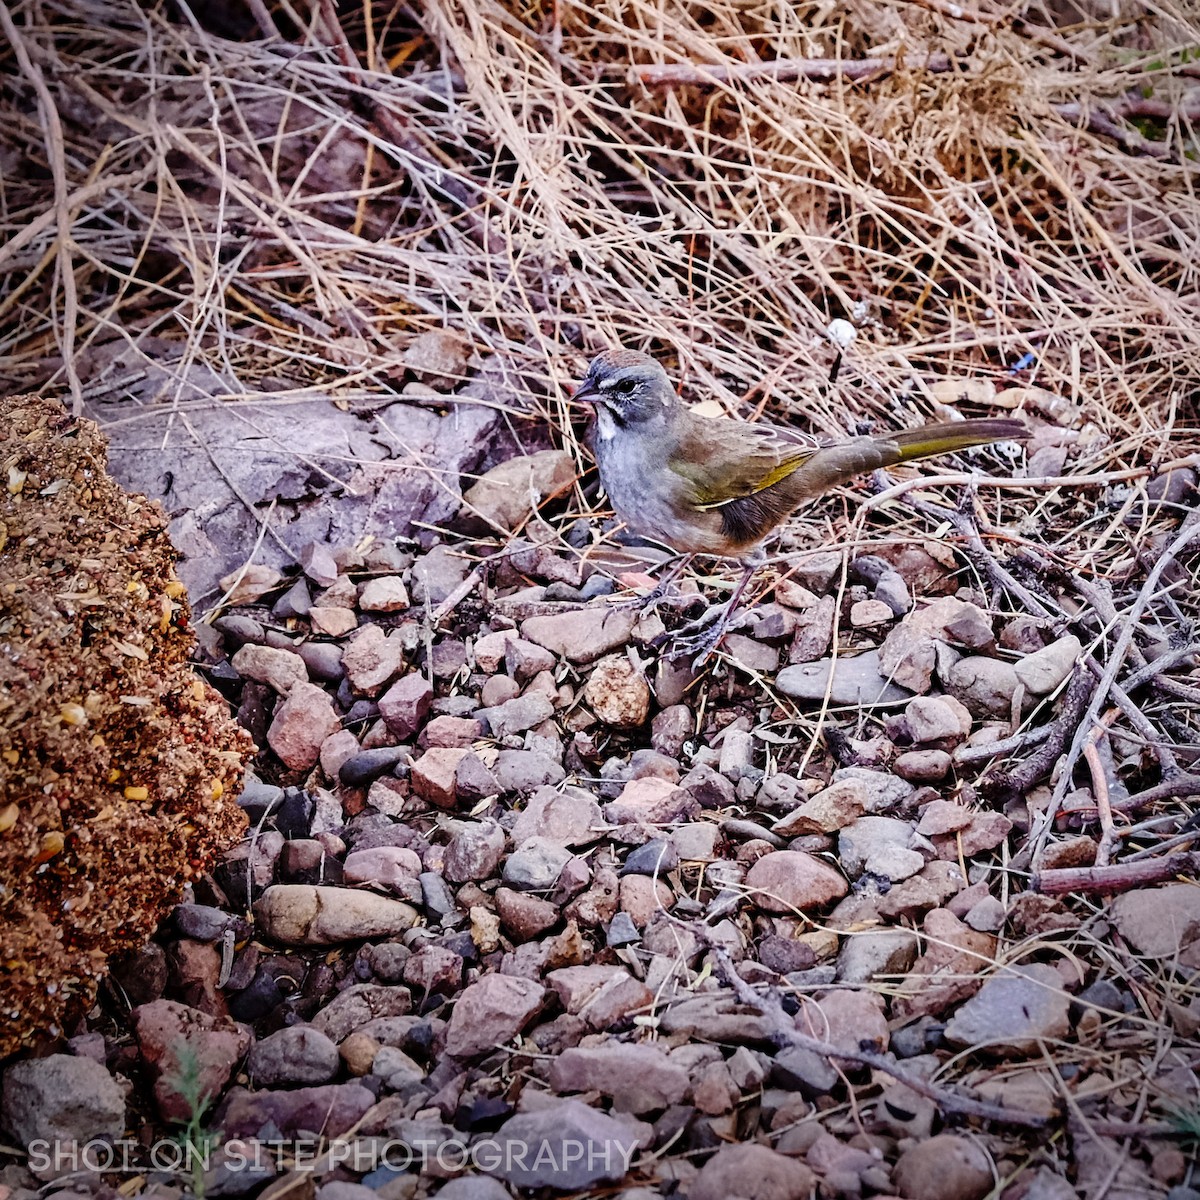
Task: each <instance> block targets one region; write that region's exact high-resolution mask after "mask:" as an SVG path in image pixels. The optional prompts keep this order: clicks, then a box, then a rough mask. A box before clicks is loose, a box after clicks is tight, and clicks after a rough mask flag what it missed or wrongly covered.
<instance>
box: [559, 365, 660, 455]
mask: <svg viewBox="0 0 1200 1200" xmlns="http://www.w3.org/2000/svg"><path fill="white" fill-rule="evenodd" d="M572 399H573V400H580V401H582V402H584V403H585V404H593V405H595V407H596V413H597V417H598V419H599V421H600V428H601V434H602V436H608V437H611V436H612V432H613V431H615V429H631V428H637V427H647V426H653V425H655V424H658V423H660V422H663V421H665V419H666V418H667V416H668V415H669V414H670V412H671V410H672V409H673V408H674V406H675V404H676V402H677V401H676V396H675V389H674V388H672V387H671V381H670V380H669V379H668V378H667V373H666V371H664V370H663V369H662V367H660V366H659V365H658V363H656V362H655V361H654V359H652V358H651V357H650V356H649V355H648V354H641V353H640V352H638V351H637V350H608V351H605V353H603V354H599V355H597V356H596V357H595V358H594V359H592V361H591V363H590V365H589V366H588V369H587V374H585V375H584V377H583V382H582V383H580V385H579V387H578V389H577V390H576V392H575V395H574V396H573V397H572ZM606 429H608V430H610V432H608V433H605V430H606Z"/></svg>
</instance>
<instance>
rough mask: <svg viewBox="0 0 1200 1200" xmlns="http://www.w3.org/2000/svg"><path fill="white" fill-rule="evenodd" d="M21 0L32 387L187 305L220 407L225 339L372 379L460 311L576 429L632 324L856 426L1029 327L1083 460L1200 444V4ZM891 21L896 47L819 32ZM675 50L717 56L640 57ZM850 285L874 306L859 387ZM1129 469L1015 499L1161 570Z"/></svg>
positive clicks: (22, 194) (127, 355)
mask: <svg viewBox="0 0 1200 1200" xmlns="http://www.w3.org/2000/svg"><path fill="white" fill-rule="evenodd" d="M251 12H255V13H257V14H258V21H259V27H255V26H253V25H252V24H250V20H251V18H250V16H249V15H248V14H249V13H251ZM951 14H953V15H951ZM239 19H241V20H244V22H245V24H244V25H242V26H237V27H233V26H230V25H226V24H223V22H236V21H237V20H239ZM11 21H12V24H13V27H14V29H15V31H16V32H17V34H18V37H17V48H18V51H19V53H18V56H17V58H16V59H13V58H12V56H11V55H10V61H9V65H10V69H11V70H12V77H11V78H10V79H9V81H8V86H7V88H6V89H5V94H4V103H5V107H6V113H5V119H4V121H3V123H2V129H3V132H2V134H0V138H2V143H0V145H2V150H0V153H2V154H3V164H4V171H3V177H4V183H3V194H2V196H0V226H2V227H3V229H4V233H5V235H6V237H7V239H8V241H7V245H6V246H5V247H4V248H3V249H0V270H2V271H3V275H4V287H3V299H2V300H0V314H2V316H3V324H2V327H0V370H2V371H3V374H4V376H5V377H6V378H7V380H8V381H9V382H10V385H11V386H13V387H14V388H16V387H20V388H29V387H45V386H50V387H59V388H61V387H63V386H64V385H66V386H70V387H72V388H74V389H75V390H78V391H79V392H80V393H81V394H82V395H83V396H85V397H88V398H97V397H103V396H105V395H112V394H114V393H115V394H120V393H121V391H122V389H123V388H127V387H128V386H129V384H130V381H131V380H132V379H136V377H137V374H138V372H139V370H142V369H144V367H145V366H146V365H147V360H152V361H155V362H157V363H158V364H159V365H161V364H162V361H163V358H164V353H163V342H162V341H161V340H160V339H167V341H168V344H171V343H174V347H173V349H172V353H171V354H169V355H167V359H168V361H169V363H170V365H171V370H172V373H173V378H174V386H173V387H171V388H168V389H167V394H166V395H165V396H163V397H161V398H162V399H166V400H169V401H173V402H174V403H176V404H178V405H179V406H180V407H182V408H186V407H187V406H188V405H189V404H190V405H195V404H204V403H211V402H212V401H211V400H209V399H208V398H206V397H201V398H196V393H195V392H194V390H193V389H189V387H188V382H189V380H192V381H194V380H196V379H198V378H206V377H207V378H211V376H208V374H207V372H204V373H203V374H199V372H200V370H201V368H203V367H207V368H210V369H211V370H213V371H215V372H216V373H217V375H218V376H219V378H220V380H222V381H223V383H224V384H225V386H226V389H227V392H226V394H218V395H215V396H213V397H212V400H215V401H216V402H219V403H224V402H229V401H235V400H257V401H261V400H264V399H269V400H270V401H271V402H273V403H287V402H288V401H289V400H290V399H292V398H298V397H302V396H305V395H309V396H311V395H312V394H313V393H314V391H315V392H317V393H320V394H329V395H331V396H333V397H334V398H336V399H342V400H346V401H355V400H359V399H363V398H370V397H377V396H379V395H380V393H387V392H388V391H390V390H394V389H396V388H397V387H398V386H399V384H398V382H397V381H398V380H399V379H400V378H401V374H402V371H401V367H400V363H399V356H400V353H401V352H402V350H403V348H404V346H405V345H406V344H407V342H408V341H409V340H410V339H411V337H412V336H414V334H415V333H417V332H419V331H421V330H423V329H425V328H430V327H440V326H442V325H443V324H449V325H452V326H455V327H457V328H460V329H462V330H463V331H464V332H466V333H467V334H468V335H469V336H470V338H471V339H472V341H473V342H474V343H475V345H476V346H477V347H478V348H479V349H480V350H481V351H482V352H484V353H491V354H494V355H496V356H497V359H498V361H499V362H501V363H502V364H503V367H504V376H503V377H504V378H506V379H507V380H509V382H510V390H509V394H507V395H506V396H505V397H503V398H504V399H505V400H506V401H507V402H509V403H511V405H512V407H513V408H514V409H515V410H517V411H518V412H519V413H532V414H536V415H539V416H544V417H547V418H549V419H550V420H551V421H553V422H554V423H555V424H556V425H557V426H559V427H560V429H561V430H562V432H563V433H564V435H565V436H567V437H568V438H569V437H570V436H571V434H570V430H569V426H568V423H567V420H566V416H565V408H564V406H563V405H562V394H563V393H562V390H561V385H562V384H563V383H565V382H567V381H568V380H570V379H572V378H573V377H576V376H577V374H578V372H579V369H580V367H581V365H582V362H583V361H584V358H585V356H586V355H587V354H588V353H591V352H593V351H595V350H597V349H598V348H600V347H602V346H604V345H609V344H611V343H613V342H615V341H623V342H626V343H630V344H634V345H639V346H643V347H646V348H650V349H653V350H656V351H658V352H661V353H664V354H666V355H667V356H668V357H669V358H670V359H671V360H672V364H673V365H674V366H675V367H676V368H677V370H678V373H679V375H680V376H681V377H682V379H683V381H684V384H685V386H686V388H687V389H688V390H689V392H690V393H692V394H695V395H706V396H710V397H715V398H716V399H717V400H719V402H720V403H722V404H723V405H724V406H725V407H726V408H727V409H728V410H729V411H732V412H739V413H742V414H744V415H753V414H756V413H758V412H759V411H761V410H764V409H765V410H767V411H768V412H770V413H771V414H773V415H775V416H785V415H786V416H787V417H789V418H790V419H793V420H798V421H801V422H803V423H805V424H808V425H811V426H812V427H814V428H816V429H818V430H820V431H822V432H825V433H837V432H839V431H842V430H845V429H846V428H847V427H849V426H852V425H854V424H856V423H858V422H862V421H875V422H880V423H885V424H886V423H895V422H901V423H904V422H911V421H915V420H916V419H918V418H925V417H928V416H930V415H932V414H933V413H934V412H936V407H937V405H936V402H935V400H934V399H933V398H932V397H931V395H930V392H929V386H930V385H931V384H932V383H933V382H934V381H936V380H937V379H939V378H942V377H946V376H950V377H956V378H975V379H980V380H985V381H990V382H994V383H998V384H999V386H1000V387H1004V386H1005V385H1006V382H1008V380H1007V377H1006V376H1005V371H1006V370H1007V368H1009V367H1010V366H1012V365H1014V364H1015V363H1016V362H1017V361H1018V360H1020V359H1021V358H1022V356H1023V355H1026V354H1028V355H1032V356H1033V357H1032V359H1031V360H1029V361H1030V362H1031V365H1030V367H1029V368H1028V370H1026V371H1024V372H1022V374H1021V376H1020V380H1021V382H1023V383H1032V384H1034V385H1036V386H1037V387H1039V388H1042V389H1045V390H1046V391H1047V392H1049V393H1051V394H1052V395H1053V396H1054V397H1058V398H1059V399H1060V400H1061V401H1063V402H1065V404H1064V405H1062V411H1063V412H1065V413H1067V414H1068V415H1067V417H1066V418H1065V419H1064V418H1062V417H1061V416H1060V418H1059V420H1058V422H1056V423H1055V425H1054V430H1056V431H1052V432H1049V433H1047V434H1046V435H1045V439H1044V440H1045V441H1047V442H1055V441H1057V442H1058V443H1062V444H1067V445H1069V446H1070V449H1071V458H1070V460H1069V462H1070V464H1071V465H1070V473H1071V474H1072V475H1080V474H1094V473H1097V472H1104V471H1113V470H1121V469H1125V468H1129V467H1141V466H1145V465H1146V464H1148V463H1153V462H1162V461H1167V460H1170V459H1173V458H1177V457H1179V456H1180V455H1182V454H1186V453H1188V452H1190V451H1192V450H1194V449H1195V448H1196V447H1197V445H1198V444H1200V429H1197V426H1198V424H1200V420H1198V418H1197V415H1196V399H1197V394H1198V392H1200V293H1198V291H1197V271H1198V270H1200V198H1198V197H1197V194H1196V181H1197V177H1198V176H1197V164H1196V154H1197V148H1198V145H1200V143H1198V142H1197V138H1196V127H1195V122H1196V121H1197V119H1200V82H1198V81H1200V67H1197V65H1196V55H1197V54H1198V53H1200V49H1198V48H1200V18H1197V15H1196V12H1195V9H1194V7H1193V6H1192V5H1190V4H1188V3H1186V2H1185V0H1169V2H1168V3H1166V4H1164V5H1161V6H1157V7H1155V8H1154V10H1153V11H1152V13H1149V14H1148V12H1147V10H1146V9H1145V7H1144V6H1142V5H1140V4H1132V3H1127V2H1122V0H1114V2H1113V3H1099V2H1098V0H1085V2H1084V3H1082V4H1081V5H1080V6H1079V7H1076V6H1074V5H1072V4H1070V3H1066V2H1064V3H1061V4H1057V5H1054V4H1051V5H1047V6H1045V7H1043V6H1041V5H1038V4H1019V5H1017V6H1014V7H1009V8H1006V9H1005V8H1001V7H1000V6H996V7H994V8H992V7H987V8H983V7H977V6H971V11H969V12H967V13H965V14H963V13H960V10H959V9H957V8H955V7H953V6H949V5H945V4H942V3H940V2H939V0H921V2H919V3H903V2H899V0H879V2H870V0H857V2H855V3H853V4H850V5H848V6H830V5H824V4H817V3H813V4H800V5H795V6H792V5H764V4H758V3H744V2H741V3H731V2H728V0H725V2H723V3H718V4H703V5H699V4H694V5H693V4H685V3H676V2H671V0H657V2H655V3H648V2H644V0H633V2H619V0H611V2H609V3H589V4H575V3H567V2H563V3H549V2H547V3H545V4H534V5H530V6H526V7H522V6H520V5H516V4H512V3H510V4H507V5H505V4H501V3H497V2H493V0H471V3H467V4H449V3H431V4H426V5H420V6H416V9H415V10H410V9H408V8H405V7H398V8H394V9H389V8H387V7H386V6H382V5H380V6H375V7H373V6H372V5H371V3H370V0H365V3H364V5H363V6H362V7H355V6H352V5H345V6H343V7H342V8H341V9H339V10H337V11H336V12H335V10H334V6H333V4H332V3H331V2H329V0H322V2H321V3H318V4H316V5H315V6H314V7H313V8H311V9H306V10H304V11H303V12H301V11H299V10H297V9H295V8H293V7H292V6H291V4H289V3H287V2H286V0H284V2H283V3H281V4H280V5H279V6H278V7H277V8H275V9H273V10H272V11H271V13H268V12H267V11H266V9H265V8H263V7H262V6H261V5H252V6H251V7H250V9H249V10H248V11H247V14H243V15H242V17H235V16H230V15H228V14H225V13H224V6H216V7H214V8H213V9H211V11H207V12H206V11H204V10H202V9H195V10H188V9H187V8H186V7H184V6H183V5H179V6H174V5H167V4H163V5H158V6H153V7H148V8H144V9H143V8H140V7H138V6H136V5H134V4H132V3H125V2H123V0H118V2H116V3H108V4H104V5H96V4H90V3H88V2H87V0H55V2H52V3H43V2H38V3H35V4H28V5H22V6H17V7H15V9H14V11H13V16H12V18H11ZM264 32H269V33H270V35H271V36H270V37H267V38H264V36H263V34H264ZM868 56H869V57H873V58H881V59H884V60H889V59H894V60H896V61H895V62H894V63H892V66H893V67H894V69H892V70H887V71H877V72H875V73H874V74H873V75H872V74H867V75H866V76H864V77H862V78H849V77H847V76H846V75H842V76H839V75H838V74H836V73H834V74H833V76H832V77H830V75H829V72H828V71H825V72H820V71H815V70H814V68H813V67H812V64H811V63H810V62H809V61H808V60H828V59H836V60H854V61H857V60H861V59H863V58H866V57H868ZM938 56H941V57H940V59H939V58H938ZM926 62H929V63H930V64H931V65H932V66H933V67H936V68H938V69H937V70H930V71H927V70H925V69H924V67H923V65H922V64H924V63H926ZM781 64H782V66H781ZM789 64H791V65H790V66H789ZM667 69H674V70H677V71H678V70H682V71H683V74H684V77H689V76H690V77H691V78H692V79H694V80H695V81H696V82H694V83H691V84H687V85H676V86H659V85H657V84H656V83H654V82H653V81H652V82H651V83H647V82H645V80H646V79H650V78H651V77H652V76H653V74H654V72H655V71H656V70H658V71H663V70H667ZM722 71H724V75H723V76H722V75H721V72H722ZM714 72H715V73H714ZM806 73H807V74H814V73H815V74H818V75H822V76H823V77H821V78H807V77H806ZM797 74H799V78H796V77H795V76H796V75H797ZM847 74H848V75H850V76H854V75H858V74H860V72H858V71H855V70H852V69H849V68H848V69H847ZM42 80H44V83H42V82H41V81H42ZM39 96H40V98H41V101H40V102H39ZM47 104H51V105H52V106H53V108H54V109H55V110H56V112H57V120H56V121H54V120H50V119H49V118H48V115H47V113H46V107H47ZM68 285H69V286H68ZM76 293H77V298H76ZM835 317H848V318H850V319H852V320H853V321H854V322H855V323H856V324H857V325H858V326H859V330H860V336H859V338H858V340H857V342H856V343H855V345H854V346H853V347H852V349H851V352H850V354H849V355H848V358H847V362H846V363H845V364H844V365H843V367H842V369H841V372H840V376H839V379H838V382H837V385H836V386H833V387H831V386H830V385H829V382H828V380H829V374H830V368H831V365H832V363H833V360H834V357H835V350H834V347H833V346H832V345H831V344H830V342H829V340H828V339H827V338H826V337H825V335H824V330H825V328H826V326H827V324H828V322H829V321H830V320H831V319H832V318H835ZM150 339H155V340H154V341H151V340H150ZM64 351H67V352H68V353H67V357H66V360H65V362H64ZM189 397H190V398H189ZM965 407H966V408H967V409H968V410H969V409H971V408H972V405H970V404H968V405H966V406H965ZM1035 407H1036V406H1035ZM1026 410H1027V411H1033V410H1032V409H1030V407H1029V405H1028V403H1027V404H1026ZM1071 426H1074V428H1071ZM1058 473H1059V472H1051V474H1058ZM1137 485H1138V479H1137V478H1135V480H1134V487H1135V491H1136V487H1137ZM1031 496H1032V497H1033V501H1034V502H1033V503H1031V502H1030V501H1031ZM1102 498H1103V497H1102V494H1101V493H1099V492H1098V491H1097V489H1096V488H1094V487H1093V488H1086V489H1062V488H1056V487H1052V486H1045V487H1041V488H1033V489H1031V490H1030V491H1029V492H1025V493H1019V494H1017V495H1016V496H1015V497H1014V496H1013V495H1012V494H1009V495H1007V496H1006V497H1005V499H1004V502H1003V505H1002V507H1001V508H1000V509H997V513H998V515H999V516H1003V515H1004V513H1005V512H1008V513H1011V512H1012V511H1014V509H1012V508H1011V507H1009V506H1010V505H1014V504H1015V505H1017V506H1019V510H1020V512H1021V513H1022V514H1023V515H1024V517H1025V521H1024V525H1023V530H1024V532H1025V533H1026V534H1027V535H1030V536H1036V537H1037V538H1038V540H1039V541H1043V542H1045V541H1049V542H1050V543H1051V544H1054V543H1055V542H1056V540H1060V539H1061V541H1062V544H1063V546H1064V548H1066V549H1069V550H1071V551H1072V552H1074V551H1077V550H1079V549H1080V548H1081V547H1086V562H1085V565H1087V566H1091V567H1100V568H1104V569H1117V570H1124V569H1128V567H1129V566H1130V565H1131V559H1130V557H1129V553H1128V549H1127V547H1128V545H1129V537H1128V530H1127V528H1126V526H1125V525H1124V524H1123V523H1122V519H1121V515H1120V514H1119V512H1118V510H1116V509H1108V510H1106V509H1104V508H1103V507H1102V508H1101V510H1100V511H1099V512H1098V511H1097V501H1098V500H1099V499H1102ZM1135 500H1136V496H1135ZM989 503H991V504H993V506H994V505H996V504H1000V503H1001V501H1000V499H999V498H994V497H990V496H989ZM846 511H847V513H848V512H849V509H847V510H846ZM832 519H833V520H834V521H835V523H836V522H837V521H838V520H839V519H840V517H839V515H838V514H836V513H835V514H833V517H832ZM1147 532H1149V530H1147V529H1143V530H1142V531H1141V533H1142V535H1145V534H1146V533H1147ZM821 536H827V529H826V528H823V527H817V528H814V530H813V531H812V537H810V538H809V539H808V540H812V538H813V537H821Z"/></svg>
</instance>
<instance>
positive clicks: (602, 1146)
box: [480, 1100, 728, 1200]
mask: <svg viewBox="0 0 1200 1200" xmlns="http://www.w3.org/2000/svg"><path fill="white" fill-rule="evenodd" d="M649 1132H650V1131H649V1129H648V1128H647V1129H646V1130H645V1133H647V1134H648V1133H649ZM640 1137H641V1134H640V1133H639V1131H638V1129H637V1127H636V1126H631V1125H630V1124H627V1123H626V1122H624V1121H618V1120H616V1119H615V1118H613V1117H610V1116H606V1115H605V1114H604V1113H602V1112H599V1111H598V1110H597V1109H594V1108H592V1107H591V1106H590V1105H587V1104H584V1103H582V1101H579V1100H560V1101H559V1102H557V1103H556V1104H554V1105H553V1106H552V1107H549V1108H545V1109H542V1110H540V1111H538V1112H530V1113H519V1114H518V1115H517V1116H515V1117H511V1118H509V1120H508V1121H506V1122H505V1123H504V1125H502V1126H501V1128H500V1131H499V1132H498V1133H496V1134H495V1135H494V1137H493V1138H492V1139H490V1141H494V1142H495V1143H496V1147H495V1156H494V1157H495V1166H489V1165H488V1163H487V1162H486V1161H483V1162H480V1166H481V1167H482V1168H483V1169H484V1170H486V1171H488V1172H489V1173H490V1174H492V1175H496V1176H498V1177H499V1178H500V1179H505V1180H507V1181H508V1182H509V1183H511V1184H513V1185H514V1186H516V1187H522V1188H526V1187H528V1188H533V1187H537V1188H542V1187H553V1188H555V1189H557V1190H558V1191H563V1192H578V1191H583V1190H584V1189H585V1188H590V1187H592V1186H593V1185H594V1184H598V1183H615V1182H617V1181H618V1180H620V1179H622V1178H623V1177H624V1176H625V1174H626V1173H627V1172H628V1171H629V1168H630V1164H631V1163H632V1161H633V1156H634V1154H636V1153H637V1147H638V1142H639V1140H640ZM489 1149H490V1146H489ZM722 1200H728V1198H727V1197H722Z"/></svg>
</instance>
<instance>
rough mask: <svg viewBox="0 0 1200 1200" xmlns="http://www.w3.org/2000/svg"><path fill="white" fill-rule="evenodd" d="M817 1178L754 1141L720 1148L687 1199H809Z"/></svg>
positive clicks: (698, 1176)
mask: <svg viewBox="0 0 1200 1200" xmlns="http://www.w3.org/2000/svg"><path fill="white" fill-rule="evenodd" d="M815 1187H816V1177H815V1176H814V1175H813V1173H812V1171H810V1170H809V1169H808V1167H806V1166H805V1165H804V1164H803V1163H801V1162H797V1161H796V1160H795V1159H794V1158H788V1157H787V1156H786V1155H783V1154H777V1153H776V1152H775V1151H774V1150H771V1149H769V1148H768V1147H767V1146H760V1145H758V1144H756V1143H753V1142H742V1143H735V1144H732V1145H726V1146H722V1147H721V1149H720V1150H718V1151H717V1152H716V1154H714V1155H713V1156H712V1158H710V1159H709V1160H708V1162H706V1163H705V1164H704V1166H703V1167H701V1168H700V1171H699V1173H698V1174H697V1175H696V1178H695V1179H694V1180H693V1181H692V1185H691V1187H690V1188H689V1189H688V1200H731V1197H734V1196H737V1197H747V1198H750V1197H753V1198H754V1200H809V1197H810V1196H811V1195H812V1193H813V1189H814V1188H815Z"/></svg>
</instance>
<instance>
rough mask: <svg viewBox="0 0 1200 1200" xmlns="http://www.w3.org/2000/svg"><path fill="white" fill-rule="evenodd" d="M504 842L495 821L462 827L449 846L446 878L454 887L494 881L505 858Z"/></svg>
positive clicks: (445, 871)
mask: <svg viewBox="0 0 1200 1200" xmlns="http://www.w3.org/2000/svg"><path fill="white" fill-rule="evenodd" d="M504 840H505V839H504V830H503V829H501V828H500V826H499V825H497V824H496V822H495V821H480V822H477V823H475V824H470V825H467V824H461V825H459V826H458V827H457V828H456V829H455V831H454V835H453V837H451V839H450V842H449V844H448V845H447V846H446V858H445V866H444V868H443V870H444V873H445V876H446V878H447V879H448V880H450V882H451V883H466V882H467V881H468V880H479V881H482V880H484V879H489V878H491V876H492V874H493V873H494V872H495V870H496V867H497V866H498V865H499V863H500V858H501V856H502V855H503V854H504Z"/></svg>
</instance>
